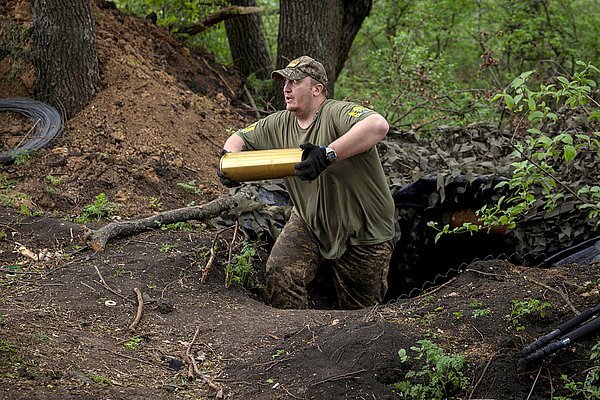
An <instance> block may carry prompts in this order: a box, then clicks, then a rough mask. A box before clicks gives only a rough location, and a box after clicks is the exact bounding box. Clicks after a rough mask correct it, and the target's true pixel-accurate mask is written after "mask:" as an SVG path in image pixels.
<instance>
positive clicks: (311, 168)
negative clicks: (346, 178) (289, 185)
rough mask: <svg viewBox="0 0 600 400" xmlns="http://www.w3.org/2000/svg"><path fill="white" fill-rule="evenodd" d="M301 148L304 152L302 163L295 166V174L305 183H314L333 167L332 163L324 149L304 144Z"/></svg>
mask: <svg viewBox="0 0 600 400" xmlns="http://www.w3.org/2000/svg"><path fill="white" fill-rule="evenodd" d="M300 148H301V149H302V150H304V151H303V152H302V162H300V163H298V164H296V165H294V172H295V173H296V175H297V176H298V178H300V179H301V180H303V181H314V180H315V179H317V177H318V176H319V175H321V173H322V172H323V171H325V169H327V167H329V166H330V165H331V161H329V160H328V159H327V155H326V152H325V148H324V147H319V146H315V145H314V144H312V143H303V144H301V145H300Z"/></svg>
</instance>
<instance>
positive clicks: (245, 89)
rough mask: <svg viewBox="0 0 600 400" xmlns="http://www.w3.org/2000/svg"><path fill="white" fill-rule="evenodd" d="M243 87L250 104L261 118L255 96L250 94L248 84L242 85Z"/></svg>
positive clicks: (257, 116)
mask: <svg viewBox="0 0 600 400" xmlns="http://www.w3.org/2000/svg"><path fill="white" fill-rule="evenodd" d="M242 89H244V94H245V95H246V97H247V98H248V101H249V102H250V105H251V106H252V108H253V109H254V113H255V116H256V118H258V119H260V112H259V111H258V108H257V107H256V103H255V102H254V97H252V95H251V94H250V91H249V90H248V87H247V86H246V85H244V86H243V87H242Z"/></svg>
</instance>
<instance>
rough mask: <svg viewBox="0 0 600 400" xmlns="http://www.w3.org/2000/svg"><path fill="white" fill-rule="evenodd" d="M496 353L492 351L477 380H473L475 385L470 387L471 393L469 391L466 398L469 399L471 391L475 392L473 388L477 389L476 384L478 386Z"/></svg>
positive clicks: (471, 394)
mask: <svg viewBox="0 0 600 400" xmlns="http://www.w3.org/2000/svg"><path fill="white" fill-rule="evenodd" d="M495 355H496V354H495V353H494V354H493V355H492V356H491V357H490V359H489V361H488V362H487V364H485V367H484V368H483V371H482V372H481V376H480V377H479V379H478V380H477V382H475V386H473V389H471V393H469V398H468V399H467V400H471V398H472V396H473V393H475V389H477V386H479V384H480V383H481V380H482V379H483V377H484V375H485V372H486V371H487V369H488V367H489V366H490V364H491V363H492V360H493V359H494V356H495Z"/></svg>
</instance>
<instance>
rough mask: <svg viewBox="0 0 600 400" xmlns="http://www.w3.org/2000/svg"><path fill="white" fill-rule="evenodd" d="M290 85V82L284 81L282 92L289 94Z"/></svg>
mask: <svg viewBox="0 0 600 400" xmlns="http://www.w3.org/2000/svg"><path fill="white" fill-rule="evenodd" d="M291 83H292V81H290V80H289V79H286V80H285V83H284V84H283V91H284V92H291V91H292V89H291V87H290V86H291Z"/></svg>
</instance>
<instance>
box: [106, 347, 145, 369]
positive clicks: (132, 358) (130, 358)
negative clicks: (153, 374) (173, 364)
mask: <svg viewBox="0 0 600 400" xmlns="http://www.w3.org/2000/svg"><path fill="white" fill-rule="evenodd" d="M98 350H102V351H107V352H109V353H112V354H114V355H116V356H119V357H123V358H127V359H128V360H133V361H138V362H141V363H143V364H148V365H156V364H154V363H152V362H150V361H146V360H142V359H141V358H136V357H131V356H128V355H126V354H121V353H117V352H116V351H112V350H109V349H105V348H102V347H99V348H98Z"/></svg>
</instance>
